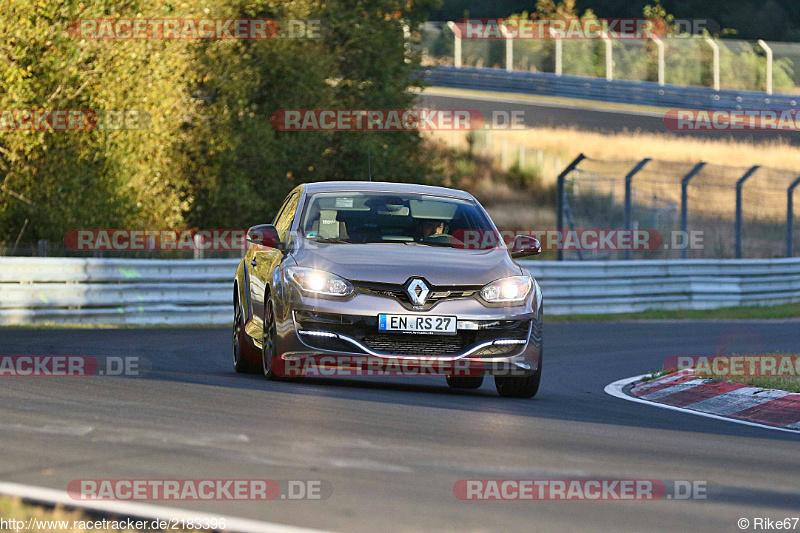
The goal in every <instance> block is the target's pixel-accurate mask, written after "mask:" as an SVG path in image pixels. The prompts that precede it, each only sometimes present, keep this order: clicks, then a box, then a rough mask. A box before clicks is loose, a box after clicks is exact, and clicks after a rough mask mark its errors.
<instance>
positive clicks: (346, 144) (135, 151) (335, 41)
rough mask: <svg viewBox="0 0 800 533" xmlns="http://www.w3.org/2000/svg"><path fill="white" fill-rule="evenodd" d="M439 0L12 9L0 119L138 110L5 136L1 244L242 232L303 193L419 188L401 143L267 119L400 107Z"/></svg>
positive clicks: (42, 3)
mask: <svg viewBox="0 0 800 533" xmlns="http://www.w3.org/2000/svg"><path fill="white" fill-rule="evenodd" d="M437 3H438V0H369V1H365V0H292V1H286V0H201V1H199V2H193V3H180V4H179V3H177V2H173V1H164V0H123V1H119V0H84V2H82V3H77V2H63V1H55V0H14V1H13V2H4V5H3V8H2V9H0V110H20V109H90V110H93V111H96V112H98V113H101V114H102V113H104V112H108V111H111V110H137V111H138V112H139V113H140V116H144V117H147V118H148V120H147V121H146V123H144V126H143V127H139V128H135V129H129V128H122V129H100V128H95V129H93V130H91V131H0V187H1V188H0V243H2V242H3V241H5V242H13V240H14V239H15V238H16V236H17V234H18V232H19V230H20V228H21V227H22V225H23V223H24V220H25V219H26V218H27V219H29V220H30V225H29V227H28V229H27V230H26V233H25V237H24V240H25V241H32V240H35V239H41V238H46V239H51V240H56V241H57V240H60V239H61V238H62V237H63V234H64V233H65V232H66V231H68V230H69V229H74V228H103V227H105V228H113V227H135V228H163V227H168V228H180V227H225V228H241V227H246V226H248V225H252V224H254V223H259V222H263V221H267V220H270V219H271V218H272V216H273V214H274V211H275V209H276V207H277V206H278V205H279V203H280V201H281V200H282V198H283V196H284V195H285V193H286V192H287V191H288V190H289V189H291V188H292V187H294V186H295V185H296V184H298V183H302V182H305V181H317V180H331V179H365V178H366V175H367V152H368V150H369V151H370V152H371V154H372V159H373V174H375V175H376V176H377V177H379V178H381V179H387V180H393V181H409V180H415V181H419V180H424V179H425V178H426V176H427V174H428V173H429V172H430V171H429V170H428V169H429V168H430V165H429V160H428V156H427V155H426V154H425V153H424V152H423V150H422V149H421V142H420V137H419V135H418V134H417V133H416V132H411V133H399V132H390V133H364V132H347V133H345V132H319V133H310V132H280V131H276V130H275V129H273V127H272V126H271V124H270V117H271V115H272V113H273V112H274V111H275V110H277V109H297V108H300V109H302V108H340V109H348V108H367V109H370V108H372V109H374V108H405V107H408V106H410V105H411V103H412V100H411V98H412V97H411V96H410V95H409V93H408V92H407V90H408V89H409V88H410V87H411V86H412V85H413V84H414V83H415V82H414V80H413V77H412V76H411V74H412V73H413V71H414V70H415V69H416V67H417V66H418V64H419V58H418V57H416V56H415V55H414V54H413V53H411V52H409V51H408V50H407V49H406V48H405V47H404V39H403V24H407V25H409V26H411V27H414V26H416V25H417V24H418V23H420V22H421V21H423V20H425V18H426V17H427V11H428V10H429V9H430V8H431V7H436V5H437ZM86 18H275V19H279V20H280V19H288V18H293V19H318V20H322V21H323V22H324V25H325V26H326V27H327V28H328V31H325V32H323V33H322V35H323V38H322V39H272V40H268V41H263V40H80V39H77V38H73V36H71V35H70V33H69V32H68V28H69V27H70V23H71V22H72V21H74V20H76V19H86Z"/></svg>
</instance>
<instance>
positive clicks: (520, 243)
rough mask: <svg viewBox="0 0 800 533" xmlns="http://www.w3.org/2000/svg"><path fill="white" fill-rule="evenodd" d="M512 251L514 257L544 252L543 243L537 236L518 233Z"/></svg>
mask: <svg viewBox="0 0 800 533" xmlns="http://www.w3.org/2000/svg"><path fill="white" fill-rule="evenodd" d="M510 253H511V257H513V258H514V259H519V258H521V257H528V256H529V255H538V254H540V253H542V245H541V244H540V243H539V239H537V238H535V237H530V236H528V235H517V238H516V239H514V244H513V245H512V246H511V250H510Z"/></svg>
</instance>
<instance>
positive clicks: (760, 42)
mask: <svg viewBox="0 0 800 533" xmlns="http://www.w3.org/2000/svg"><path fill="white" fill-rule="evenodd" d="M758 45H759V46H760V47H761V48H763V49H764V51H765V52H766V53H767V87H766V89H767V94H772V48H770V47H769V45H768V44H767V43H766V42H765V41H763V40H761V39H759V40H758Z"/></svg>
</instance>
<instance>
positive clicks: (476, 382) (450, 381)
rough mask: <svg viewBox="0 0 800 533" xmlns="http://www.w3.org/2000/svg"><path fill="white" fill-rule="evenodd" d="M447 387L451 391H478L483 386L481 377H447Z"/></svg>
mask: <svg viewBox="0 0 800 533" xmlns="http://www.w3.org/2000/svg"><path fill="white" fill-rule="evenodd" d="M447 385H449V386H450V388H451V389H480V388H481V385H483V376H470V377H453V376H447Z"/></svg>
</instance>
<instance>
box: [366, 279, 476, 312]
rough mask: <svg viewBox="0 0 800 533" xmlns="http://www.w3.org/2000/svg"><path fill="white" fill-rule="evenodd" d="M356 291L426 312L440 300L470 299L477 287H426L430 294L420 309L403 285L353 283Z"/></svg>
mask: <svg viewBox="0 0 800 533" xmlns="http://www.w3.org/2000/svg"><path fill="white" fill-rule="evenodd" d="M353 285H354V286H355V288H356V290H357V291H358V292H360V293H362V294H371V295H374V296H381V297H384V298H394V299H395V300H397V301H398V302H400V304H401V305H402V306H403V307H405V308H407V309H412V308H413V309H422V310H423V311H427V310H428V309H430V308H432V307H433V306H434V305H436V304H437V303H439V302H441V301H442V300H456V299H463V298H472V297H474V296H475V295H476V294H477V293H478V291H480V289H481V288H480V287H479V286H463V285H459V286H436V285H430V284H429V285H428V287H429V289H430V293H429V294H428V298H427V299H426V300H425V304H424V305H422V306H420V307H414V305H413V304H412V303H411V299H410V298H409V297H408V294H407V293H406V290H405V284H403V285H397V284H394V283H373V282H365V281H355V282H353Z"/></svg>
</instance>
